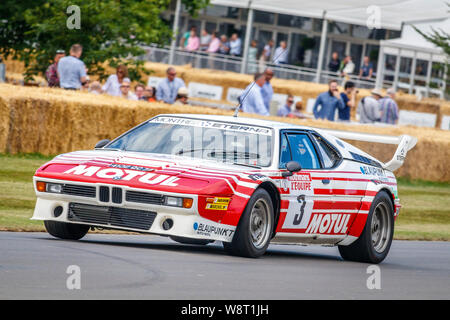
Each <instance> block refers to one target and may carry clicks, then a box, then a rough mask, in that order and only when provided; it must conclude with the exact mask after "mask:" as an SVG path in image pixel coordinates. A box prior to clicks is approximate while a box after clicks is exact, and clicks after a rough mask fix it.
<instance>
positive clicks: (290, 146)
mask: <svg viewBox="0 0 450 320" xmlns="http://www.w3.org/2000/svg"><path fill="white" fill-rule="evenodd" d="M291 160H293V161H297V162H298V163H299V164H300V165H301V167H302V169H301V170H300V171H299V172H295V173H293V175H292V176H290V177H281V183H280V185H281V188H280V191H281V193H282V194H281V198H282V209H283V213H284V212H285V215H284V219H283V215H281V217H282V218H281V219H280V224H279V228H278V231H279V232H292V233H304V232H305V230H306V229H307V227H308V223H309V221H310V218H311V215H312V213H313V207H314V201H315V200H316V196H315V194H314V186H313V181H312V177H311V173H312V171H314V170H317V169H320V168H321V162H320V159H319V157H318V155H317V152H316V148H315V146H314V143H313V141H312V140H311V137H310V136H309V134H308V132H303V131H284V132H281V136H280V161H279V168H280V169H281V171H285V170H283V169H285V168H286V163H287V162H289V161H291ZM284 210H286V211H284Z"/></svg>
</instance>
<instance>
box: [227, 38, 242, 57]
mask: <svg viewBox="0 0 450 320" xmlns="http://www.w3.org/2000/svg"><path fill="white" fill-rule="evenodd" d="M241 46H242V42H241V39H240V38H239V36H238V34H237V33H233V34H232V35H231V38H230V55H232V56H240V55H241Z"/></svg>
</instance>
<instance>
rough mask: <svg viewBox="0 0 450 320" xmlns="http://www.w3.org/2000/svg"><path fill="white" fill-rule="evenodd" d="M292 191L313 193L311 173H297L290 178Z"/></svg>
mask: <svg viewBox="0 0 450 320" xmlns="http://www.w3.org/2000/svg"><path fill="white" fill-rule="evenodd" d="M288 180H289V181H290V189H291V191H311V190H312V189H311V176H310V174H309V173H297V174H294V175H293V176H291V177H288Z"/></svg>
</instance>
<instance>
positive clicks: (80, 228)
mask: <svg viewBox="0 0 450 320" xmlns="http://www.w3.org/2000/svg"><path fill="white" fill-rule="evenodd" d="M44 226H45V229H46V230H47V232H48V233H50V234H51V235H52V236H54V237H56V238H60V239H66V240H79V239H81V238H83V237H84V236H85V235H86V233H88V231H89V228H90V226H88V225H84V224H73V223H66V222H59V221H44Z"/></svg>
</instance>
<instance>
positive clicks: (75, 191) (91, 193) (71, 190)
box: [61, 184, 95, 198]
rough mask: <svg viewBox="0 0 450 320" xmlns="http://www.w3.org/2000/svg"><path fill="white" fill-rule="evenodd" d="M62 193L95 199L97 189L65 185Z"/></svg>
mask: <svg viewBox="0 0 450 320" xmlns="http://www.w3.org/2000/svg"><path fill="white" fill-rule="evenodd" d="M61 193H63V194H70V195H72V196H80V197H89V198H95V187H90V186H80V185H75V184H64V185H63V187H62V192H61Z"/></svg>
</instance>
